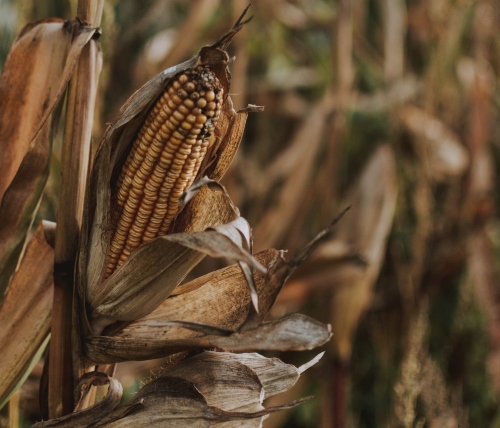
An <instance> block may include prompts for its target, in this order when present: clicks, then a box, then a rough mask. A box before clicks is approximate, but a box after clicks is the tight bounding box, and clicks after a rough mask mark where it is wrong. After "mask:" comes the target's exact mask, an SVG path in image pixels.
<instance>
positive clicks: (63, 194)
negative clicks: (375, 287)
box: [0, 1, 333, 427]
mask: <svg viewBox="0 0 500 428" xmlns="http://www.w3.org/2000/svg"><path fill="white" fill-rule="evenodd" d="M102 7H103V4H102V2H101V1H96V2H92V1H88V2H85V1H82V2H80V3H79V6H78V18H77V19H76V20H74V21H62V20H58V19H53V20H44V21H41V22H37V23H34V24H30V25H28V26H27V27H25V29H24V30H23V31H22V32H21V34H20V35H19V37H18V38H17V40H16V41H15V43H14V46H13V48H12V51H11V53H10V55H9V58H8V60H7V62H6V64H5V68H4V71H3V75H2V80H1V82H0V98H1V99H2V104H1V107H0V119H1V122H0V144H2V151H3V155H2V158H1V162H2V176H1V177H0V198H1V199H0V200H1V205H0V268H1V275H2V276H1V283H0V284H1V289H2V292H3V291H4V290H6V293H5V295H4V296H3V301H2V306H1V308H0V320H1V326H2V329H1V332H0V345H1V348H2V358H1V361H0V368H1V370H0V372H1V373H2V377H1V381H0V402H1V405H2V406H5V405H6V404H7V403H8V402H9V399H10V398H11V397H12V396H13V394H15V391H16V390H17V388H18V387H19V386H20V385H21V384H22V382H23V380H24V379H25V377H26V376H27V375H28V374H29V372H30V369H31V368H32V366H33V364H34V363H36V362H37V361H38V360H39V359H40V356H41V355H44V359H45V364H44V373H43V376H42V382H41V384H40V391H39V393H40V403H41V414H42V418H43V421H40V422H39V423H37V424H36V426H38V427H52V426H54V427H58V426H60V427H63V426H76V427H80V426H81V427H101V426H102V427H104V426H106V427H115V426H120V427H122V426H124V427H127V426H134V427H138V426H179V427H181V426H196V427H197V426H200V427H201V426H204V427H205V426H215V425H217V426H219V425H220V426H228V427H230V426H235V427H236V426H238V427H242V426H245V427H259V426H262V421H263V419H264V418H265V417H266V416H267V415H268V414H269V413H271V412H274V411H276V410H280V409H283V408H289V407H290V406H294V405H296V404H298V403H300V402H301V401H303V400H298V401H297V402H292V403H289V404H286V405H283V406H279V407H272V408H264V407H263V400H264V399H265V398H267V397H270V396H273V395H276V394H278V393H280V392H283V391H286V390H288V389H289V388H290V387H291V386H292V385H293V384H294V383H295V382H296V380H297V379H298V377H299V375H300V374H301V372H303V371H304V370H305V369H307V368H308V367H310V366H311V365H313V364H315V363H316V361H317V360H318V359H319V356H318V357H316V358H314V359H313V360H312V361H311V362H310V363H307V364H305V365H303V366H301V367H299V368H296V367H295V366H291V365H288V364H285V363H283V362H281V361H280V360H278V359H270V358H266V357H264V356H262V355H259V354H257V353H248V352H249V351H256V350H273V351H290V350H303V349H312V348H315V347H317V346H320V345H322V344H324V343H326V342H327V341H328V339H329V338H330V329H329V326H326V325H324V324H321V323H319V322H317V321H315V320H313V319H311V318H309V317H306V316H303V315H298V314H295V315H289V316H287V317H285V318H283V319H278V320H275V321H271V322H265V318H266V315H267V313H268V312H269V310H270V308H271V306H272V305H273V303H274V302H275V300H276V298H277V295H278V293H279V291H280V290H281V288H282V286H283V284H284V282H285V281H286V279H287V278H288V277H289V275H290V274H291V272H292V271H293V270H294V269H295V268H296V267H297V266H298V265H299V264H300V263H301V262H302V261H303V260H304V259H305V258H306V257H307V256H308V255H309V254H310V253H311V251H312V250H313V249H314V248H315V247H316V246H317V244H318V243H319V242H320V241H321V239H322V238H323V237H324V236H326V234H327V233H328V232H329V231H330V229H331V228H332V227H333V223H332V225H331V226H330V227H329V228H327V229H326V230H325V231H323V232H322V233H321V234H320V235H318V237H317V238H316V239H314V240H313V241H312V242H311V243H310V244H309V245H308V246H307V247H306V248H304V249H303V250H302V251H301V252H300V253H299V255H297V256H296V257H295V258H293V259H292V260H291V261H288V262H287V261H286V260H285V259H284V257H283V253H282V252H281V251H277V250H274V249H269V250H266V251H262V252H259V253H257V254H255V255H254V254H252V238H251V230H250V227H249V225H248V223H247V222H246V220H245V219H243V218H242V217H240V215H239V211H238V209H237V208H236V207H235V206H234V204H233V203H232V201H231V199H230V197H229V195H228V193H227V192H226V190H225V189H224V187H222V185H221V184H219V182H218V180H220V178H221V177H222V176H223V175H224V173H225V172H226V170H227V169H228V167H229V164H230V162H231V160H232V158H233V157H234V155H235V153H236V150H237V148H238V145H239V144H240V141H241V138H242V135H243V130H244V127H245V122H246V120H247V116H248V113H249V112H252V111H257V110H261V108H259V107H256V106H252V105H250V106H248V107H247V108H245V109H243V110H240V111H235V110H234V108H233V105H232V102H231V98H230V96H229V94H230V83H231V79H230V74H229V70H228V67H229V66H230V62H231V61H230V58H229V56H228V54H227V52H226V48H227V46H228V45H229V43H230V42H231V40H232V39H233V37H234V36H235V35H236V34H237V33H238V32H239V31H240V30H241V29H242V27H243V26H244V25H245V24H246V23H247V22H248V20H244V16H245V14H246V10H245V11H244V12H243V14H242V15H241V17H240V18H239V19H238V21H237V22H236V24H235V25H234V26H233V27H232V29H231V30H229V31H228V32H227V33H226V34H224V35H223V36H222V37H221V38H220V39H219V40H218V41H217V42H216V43H214V44H213V45H211V46H207V47H204V48H202V49H201V50H200V51H199V53H198V54H197V55H196V56H195V57H193V58H192V59H190V60H188V61H186V62H184V63H182V64H179V65H177V66H174V67H170V68H168V69H167V70H165V71H163V72H161V73H160V74H158V75H157V76H156V77H154V78H153V79H152V80H150V81H149V82H147V83H146V84H145V85H144V86H143V87H142V88H140V89H139V90H137V91H136V92H135V93H134V94H133V95H132V96H131V97H130V98H129V99H128V101H127V102H126V103H125V104H124V105H123V106H122V108H121V110H120V112H119V114H118V117H117V118H116V119H115V120H114V121H113V122H112V123H111V124H110V125H109V126H108V129H107V130H106V132H105V134H104V136H103V138H102V141H101V143H100V145H99V148H98V151H97V154H96V156H95V159H94V161H93V165H92V168H91V172H90V173H89V174H87V171H89V170H90V169H89V158H90V129H91V126H92V118H93V110H94V104H95V100H96V96H97V89H96V88H97V80H98V77H99V71H100V64H101V56H100V53H99V46H98V40H97V39H98V36H99V31H98V26H99V22H100V16H101V13H102ZM68 82H69V83H68ZM64 94H65V95H66V105H65V127H64V136H63V153H62V164H63V167H62V172H61V188H60V195H59V206H58V214H57V225H53V224H48V223H44V222H42V223H41V224H39V225H37V226H36V227H35V229H34V232H33V233H30V227H31V225H32V222H33V218H34V213H35V212H36V208H37V206H38V202H39V200H40V196H41V194H42V191H43V187H44V183H45V180H46V178H47V174H48V162H49V159H50V153H51V141H52V138H53V135H54V131H55V123H56V122H57V120H56V119H57V117H55V116H56V113H55V112H56V111H58V109H56V108H55V107H56V106H57V105H58V103H60V102H61V100H62V96H63V95H64ZM87 175H88V177H87ZM206 255H208V256H210V257H219V258H225V259H229V260H233V261H236V262H237V264H235V265H231V266H228V267H226V268H224V269H221V270H218V271H216V272H212V273H209V274H206V275H205V276H202V277H200V278H196V279H194V280H192V281H189V282H186V283H184V284H182V285H181V283H182V282H183V280H184V279H185V277H186V276H187V274H188V273H189V272H190V271H191V270H192V269H193V267H194V266H195V265H197V264H198V263H199V262H200V261H201V260H202V259H203V257H205V256H206ZM49 332H50V346H48V347H47V342H48V340H49ZM46 348H47V351H46ZM238 352H246V353H238ZM166 356H171V358H170V363H169V364H167V365H165V366H164V367H163V369H162V370H161V371H160V372H159V373H158V374H157V375H155V376H154V377H153V378H152V379H151V380H150V381H149V382H147V383H146V384H145V385H144V386H143V387H142V388H141V389H140V390H139V391H138V392H137V394H136V395H135V396H134V397H133V398H132V399H131V400H130V401H128V402H125V403H121V398H122V387H121V385H120V383H119V382H118V380H117V379H115V378H114V377H113V375H114V370H115V367H116V364H119V363H120V362H124V361H137V360H148V359H155V358H161V357H166ZM15 414H16V408H15V400H11V401H10V417H11V424H12V425H14V426H15V420H14V419H15V416H14V415H15Z"/></svg>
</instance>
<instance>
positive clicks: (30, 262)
mask: <svg viewBox="0 0 500 428" xmlns="http://www.w3.org/2000/svg"><path fill="white" fill-rule="evenodd" d="M45 229H50V230H48V231H47V232H48V233H47V235H49V234H51V235H52V234H53V233H52V232H53V230H52V229H53V227H52V226H51V225H50V224H46V227H45ZM53 267H54V249H53V248H52V247H51V246H50V245H49V243H48V242H47V238H46V236H45V234H44V226H43V225H42V224H40V225H39V226H38V227H37V229H36V230H35V233H34V234H33V236H32V238H31V240H30V242H29V244H28V247H27V249H26V254H25V256H24V258H23V260H22V262H21V265H20V267H19V270H18V271H17V272H16V273H15V274H14V276H13V278H12V283H11V287H9V290H8V292H7V295H6V296H5V301H4V302H3V305H2V306H1V308H0V325H1V326H2V328H1V329H0V349H2V358H0V373H2V376H1V378H0V408H1V407H3V405H4V404H5V402H6V401H7V400H8V399H9V396H10V395H11V394H12V393H14V391H15V389H16V388H17V386H19V385H20V384H22V382H23V380H24V378H25V376H28V374H29V372H30V367H32V365H34V364H35V363H36V362H37V360H38V358H39V357H40V355H39V354H40V353H41V352H43V351H44V349H45V345H46V344H47V341H48V337H49V332H50V319H51V315H52V296H53V289H52V282H53V278H52V276H53ZM13 338H15V340H13ZM37 356H38V358H36V357H37Z"/></svg>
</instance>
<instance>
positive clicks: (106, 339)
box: [85, 314, 331, 364]
mask: <svg viewBox="0 0 500 428" xmlns="http://www.w3.org/2000/svg"><path fill="white" fill-rule="evenodd" d="M150 327H154V326H152V325H151V326H150ZM166 327H168V325H162V326H161V328H162V329H165V328H166ZM183 327H184V328H186V329H189V328H191V326H190V325H189V324H188V323H186V324H184V325H183ZM195 328H196V327H195ZM199 330H201V329H196V331H197V332H199ZM214 330H215V329H214ZM220 334H221V335H219V336H215V335H203V334H202V335H196V336H192V335H191V337H189V336H188V337H187V338H179V339H164V340H162V338H161V336H160V335H158V336H159V338H158V339H140V338H136V337H133V338H131V337H128V338H122V337H112V336H90V337H88V338H87V339H86V341H85V347H86V352H87V354H88V355H89V356H90V357H91V358H92V360H93V361H95V362H98V363H103V364H104V363H105V364H108V363H116V362H120V361H128V360H148V359H154V358H161V357H164V356H165V355H170V354H174V353H177V352H181V351H186V350H195V349H199V348H210V347H215V348H222V349H227V350H231V351H235V352H242V351H250V350H268V351H303V350H306V349H314V348H316V347H318V346H321V345H324V344H325V343H326V342H328V340H330V338H331V328H330V326H329V325H325V324H322V323H320V322H319V321H316V320H314V319H312V318H309V317H307V316H305V315H301V314H292V315H288V316H287V317H285V318H283V319H280V320H277V321H272V322H268V323H264V324H261V325H259V326H258V327H255V328H252V329H248V330H245V331H243V332H235V333H233V334H231V335H229V336H228V335H227V331H225V330H224V331H221V332H220Z"/></svg>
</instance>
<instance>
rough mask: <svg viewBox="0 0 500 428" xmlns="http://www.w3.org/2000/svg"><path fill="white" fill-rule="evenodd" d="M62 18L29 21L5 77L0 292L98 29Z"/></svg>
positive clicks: (0, 94)
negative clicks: (54, 132) (54, 129)
mask: <svg viewBox="0 0 500 428" xmlns="http://www.w3.org/2000/svg"><path fill="white" fill-rule="evenodd" d="M77 25H79V24H77V23H74V22H68V21H63V20H59V19H47V20H44V21H40V22H37V23H34V24H29V25H28V26H26V27H25V28H24V29H23V30H22V32H21V34H20V35H19V37H18V38H17V40H16V41H15V43H14V45H13V47H12V50H11V52H10V54H9V57H8V59H7V62H6V63H5V68H4V71H3V74H2V79H1V81H0V99H1V100H2V103H1V106H0V145H1V149H2V157H1V158H0V170H1V171H2V174H1V176H0V272H1V275H0V295H3V291H4V290H5V288H6V287H7V284H8V281H9V278H10V276H11V274H12V273H13V271H14V269H15V268H16V265H17V263H18V259H19V256H20V254H21V252H22V249H23V246H24V241H25V237H26V233H27V231H28V230H29V228H30V225H31V223H32V221H33V218H34V214H35V212H36V209H37V207H38V203H39V201H40V198H41V194H42V191H43V188H44V186H45V181H46V179H47V176H48V167H49V160H50V151H51V144H50V138H49V134H50V128H51V125H50V121H48V118H49V117H50V115H51V114H52V111H53V110H54V107H55V105H56V103H57V102H58V101H59V99H60V97H61V95H62V94H63V91H64V89H65V87H66V84H67V83H68V81H69V79H70V77H71V75H72V73H73V70H74V68H75V66H76V62H77V60H78V57H79V55H80V53H81V51H82V49H83V47H84V46H85V44H86V43H87V42H88V41H89V39H90V38H91V36H92V35H93V34H94V32H95V30H94V29H90V28H86V27H79V31H78V33H77V34H76V36H75V37H73V30H74V28H75V26H77Z"/></svg>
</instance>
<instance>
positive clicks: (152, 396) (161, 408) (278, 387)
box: [97, 351, 321, 428]
mask: <svg viewBox="0 0 500 428" xmlns="http://www.w3.org/2000/svg"><path fill="white" fill-rule="evenodd" d="M320 357H321V355H319V356H318V357H316V358H314V359H313V360H312V361H311V362H309V363H307V364H305V365H304V366H302V367H299V368H296V367H294V366H292V365H289V364H285V363H283V362H282V361H280V360H278V359H276V358H273V359H269V358H265V357H263V356H261V355H258V354H242V355H236V354H231V353H227V352H210V351H209V352H203V353H201V354H198V355H196V356H194V357H192V358H189V359H187V360H183V361H181V362H180V363H178V364H175V365H173V366H171V367H167V368H166V369H165V370H164V371H163V372H162V373H161V374H160V375H159V376H158V377H157V378H155V379H153V380H152V381H151V382H150V383H148V384H147V385H145V386H144V387H143V388H142V389H141V390H140V391H139V392H138V393H137V394H136V396H134V398H133V399H132V400H131V401H130V402H129V403H127V404H126V405H125V406H123V407H121V408H119V409H117V410H116V411H115V412H113V413H112V414H110V415H109V416H108V417H106V418H105V419H104V420H102V421H99V423H98V424H97V426H109V427H113V426H120V427H122V426H125V427H127V426H132V424H133V425H134V426H136V427H137V426H165V425H166V424H168V426H174V427H175V426H179V427H186V426H202V427H208V426H218V427H227V428H229V427H261V426H262V421H263V419H264V418H265V417H266V416H267V414H269V413H271V412H274V411H278V410H283V409H287V408H291V407H293V406H295V405H297V404H300V402H302V401H298V402H294V403H290V404H288V405H285V406H280V407H274V408H268V409H265V408H264V407H263V405H262V403H263V400H264V399H265V398H267V397H269V396H272V395H276V394H279V393H281V392H284V391H287V390H288V389H290V388H291V387H292V386H293V385H294V384H295V382H296V381H297V379H298V377H299V376H300V374H301V373H302V372H303V371H304V370H305V369H307V368H308V367H311V366H312V365H314V364H315V363H316V362H317V361H318V360H319V358H320Z"/></svg>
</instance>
